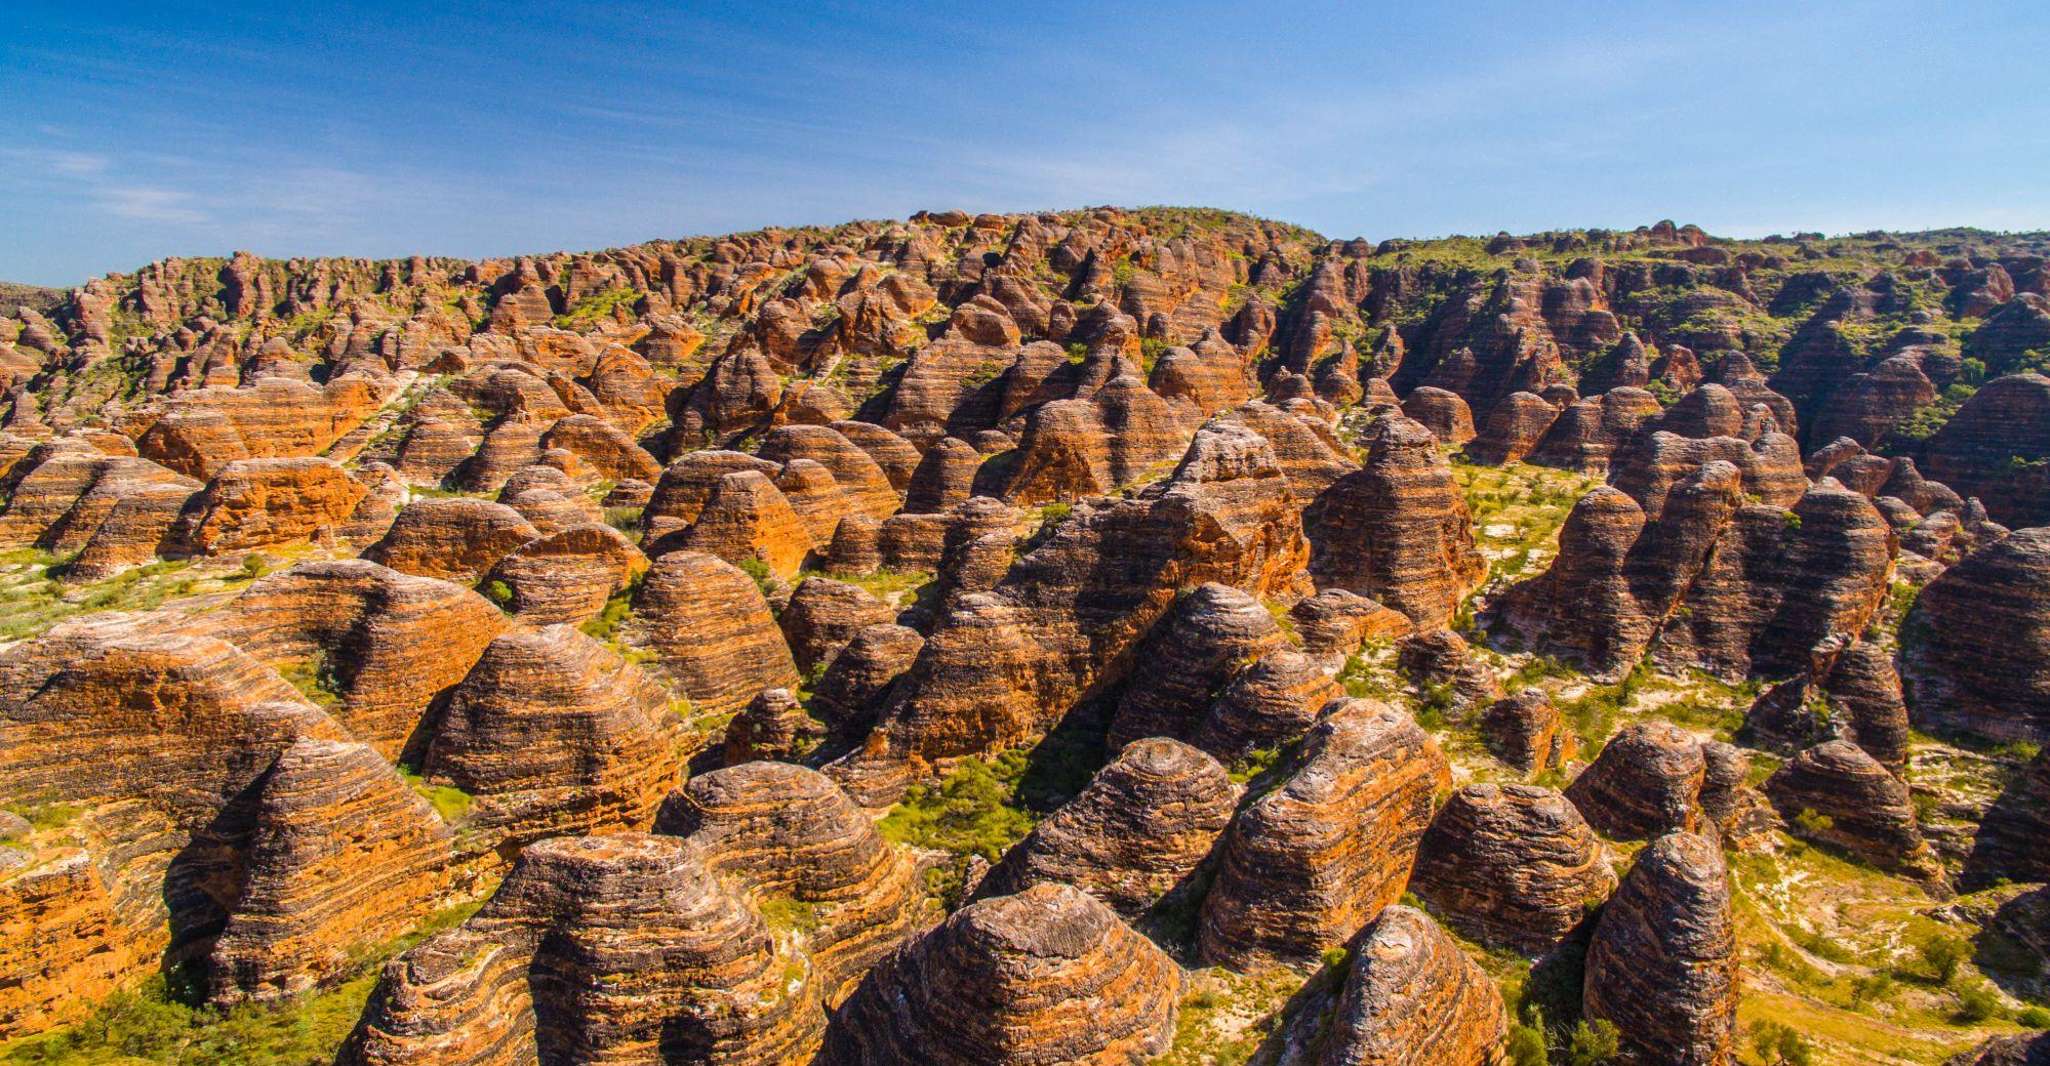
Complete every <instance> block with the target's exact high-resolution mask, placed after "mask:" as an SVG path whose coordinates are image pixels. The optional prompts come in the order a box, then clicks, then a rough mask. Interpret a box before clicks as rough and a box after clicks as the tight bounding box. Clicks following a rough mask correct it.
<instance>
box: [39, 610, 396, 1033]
mask: <svg viewBox="0 0 2050 1066" xmlns="http://www.w3.org/2000/svg"><path fill="white" fill-rule="evenodd" d="M345 739H346V738H345V737H344V735H343V733H342V731H341V729H340V728H339V727H337V726H336V725H335V723H334V721H333V720H332V719H330V718H329V717H328V716H327V715H325V714H323V713H321V711H320V710H319V709H318V708H316V707H314V706H313V705H312V704H310V703H308V702H306V701H305V700H304V699H303V698H301V697H300V696H299V694H298V693H297V692H295V691H293V689H292V688H291V686H289V685H287V684H285V683H284V681H282V680H281V679H279V678H278V676H277V674H276V673H275V672H273V671H271V670H269V669H267V668H266V667H264V666H263V664H262V663H260V662H258V661H257V660H255V659H253V658H251V657H250V656H248V655H246V654H244V653H242V652H241V651H239V650H237V649H236V648H234V647H233V646H231V645H229V644H227V643H225V642H223V641H220V640H217V639H213V638H211V637H204V636H198V635H195V634H193V633H190V632H181V631H178V630H177V629H175V628H173V627H169V626H164V625H160V624H152V623H151V622H150V621H148V620H147V619H146V618H144V617H140V616H120V615H116V616H111V617H104V618H95V619H86V620H82V621H77V622H72V623H68V624H66V625H63V626H59V627H57V628H56V629H54V630H52V631H51V632H50V633H49V634H47V635H45V636H44V637H42V638H40V639H38V640H35V641H31V642H27V643H24V644H20V645H17V646H15V647H13V648H10V649H8V650H7V651H6V652H5V653H0V745H4V747H5V750H6V751H7V753H8V757H7V758H6V759H5V760H0V794H5V795H8V796H20V797H63V798H64V801H65V802H67V803H72V804H75V805H76V806H77V808H78V809H79V810H80V811H81V812H88V811H89V812H91V816H90V817H89V818H88V819H85V820H83V821H80V822H79V823H78V824H77V825H76V826H74V829H75V830H77V831H78V836H77V838H76V839H77V840H79V841H80V842H81V844H82V845H83V849H82V850H81V849H80V848H79V847H77V846H73V847H72V848H70V849H69V850H66V851H65V852H63V853H62V854H59V855H56V856H55V860H54V863H53V865H52V866H50V867H48V868H47V870H46V872H43V873H37V874H34V875H33V876H30V874H29V872H28V871H21V872H20V873H13V872H10V874H11V876H10V877H9V878H8V879H7V882H8V891H7V892H6V894H5V898H6V900H7V902H8V903H9V904H10V905H11V907H12V908H19V909H10V910H8V911H6V912H4V915H5V916H4V917H0V923H7V924H8V925H10V927H12V928H14V929H15V931H16V934H17V935H18V936H19V940H17V939H16V937H14V936H10V937H9V938H8V939H7V943H8V944H9V945H10V947H9V949H7V950H5V951H0V962H4V963H5V964H6V965H7V966H8V969H7V970H6V971H5V972H4V973H0V1018H9V1019H39V1018H40V1019H48V1018H55V1017H61V1016H65V1015H70V1014H76V1013H77V1012H78V1011H79V1009H80V1008H81V1007H82V1006H83V1003H82V1000H83V999H84V997H88V996H96V995H101V994H104V993H106V992H109V991H112V990H113V988H114V987H116V986H117V985H120V984H126V983H128V982H129V981H132V980H134V979H136V978H138V977H140V976H141V969H142V968H143V967H147V966H155V965H156V964H157V962H158V961H159V959H160V957H161V955H162V953H163V952H164V951H165V950H166V949H175V950H176V951H177V952H178V953H179V954H181V955H184V956H187V957H189V956H190V954H191V953H192V952H194V951H195V950H202V951H203V950H204V949H205V948H206V947H207V945H208V942H209V940H210V939H211V937H212V936H213V935H214V934H215V933H217V932H218V931H219V930H220V929H221V927H222V925H223V924H224V923H225V922H226V921H227V920H228V916H229V914H230V913H231V911H232V908H233V907H234V905H235V903H236V895H237V894H236V892H235V891H234V889H233V887H232V881H230V882H229V883H227V884H223V883H221V882H219V881H218V880H216V878H215V877H214V876H213V875H214V874H218V873H230V872H231V871H233V870H235V869H237V868H238V867H239V866H240V861H241V860H240V858H239V854H238V853H239V852H240V851H241V849H243V848H245V847H246V846H247V845H248V841H249V834H250V832H251V830H252V826H253V824H254V818H255V811H254V810H253V809H252V807H251V797H253V796H254V794H255V793H256V792H257V791H259V789H260V784H259V783H260V782H261V781H262V780H263V779H264V777H265V774H266V772H267V771H269V770H270V769H271V768H272V766H273V764H275V763H276V762H277V761H278V758H279V756H280V755H281V754H282V753H283V752H285V751H286V750H287V749H289V748H291V747H292V746H293V745H294V744H295V743H298V742H300V741H302V740H320V741H333V742H339V741H343V740H345ZM387 772H388V771H387ZM314 828H315V829H325V828H326V827H324V826H321V825H320V824H319V823H318V822H316V823H315V825H314ZM400 832H401V833H402V834H403V833H404V830H400ZM313 836H314V837H316V838H317V839H310V840H308V841H307V842H306V844H307V849H308V850H307V851H306V852H302V853H301V854H307V855H310V854H313V853H315V852H317V851H319V850H321V849H322V848H323V847H325V846H328V845H332V844H334V843H336V842H338V841H339V840H341V839H343V838H342V837H336V836H321V835H320V833H318V832H315V833H314V834H313ZM102 858H104V860H106V862H107V864H106V865H105V866H104V867H102V866H101V865H100V862H101V861H102ZM231 876H232V874H231ZM308 888H310V889H311V890H312V892H313V896H312V897H310V898H307V899H306V900H304V902H306V903H307V905H308V908H309V914H308V917H309V918H310V919H311V921H310V922H309V923H308V925H307V927H306V929H305V931H306V932H307V933H309V934H310V935H312V936H313V937H314V940H315V941H316V942H315V943H311V944H308V945H306V948H307V949H308V950H305V951H303V952H302V953H301V954H302V955H303V956H304V958H305V963H306V966H307V970H306V971H305V972H304V973H300V972H298V971H296V969H295V966H296V964H295V963H293V962H291V961H287V960H285V959H280V960H278V968H277V969H276V970H274V971H270V972H269V973H268V974H267V977H268V978H269V979H273V980H276V981H279V982H291V981H297V980H300V979H301V978H303V977H309V976H319V975H321V974H322V973H323V971H322V970H321V969H320V966H321V963H322V959H323V957H324V954H325V953H326V952H328V951H330V950H335V949H342V950H346V949H347V948H348V947H350V946H352V945H353V944H354V940H353V939H344V938H347V937H349V936H350V933H349V931H348V930H347V929H340V930H337V929H335V928H333V927H332V926H326V925H324V924H323V923H322V918H324V917H328V916H330V914H329V912H328V911H327V910H326V907H327V906H328V905H329V904H338V901H339V900H341V899H343V898H344V897H345V896H346V892H344V893H343V894H342V896H330V897H326V898H325V899H320V898H319V895H318V894H319V892H320V891H322V890H323V889H322V888H321V887H320V886H304V885H300V886H297V888H296V889H295V891H296V890H298V889H308ZM58 893H62V895H59V894H58ZM392 898H393V900H394V901H398V902H399V903H400V906H401V908H402V909H403V907H404V906H405V904H404V902H403V901H404V900H405V899H406V896H405V894H404V893H403V892H395V893H394V895H393V897H392ZM24 924H25V925H26V928H23V927H22V926H23V925H24ZM43 930H49V931H52V932H60V933H61V934H62V936H61V937H60V938H58V939H54V940H53V939H50V938H49V937H48V936H47V935H46V934H45V932H43ZM321 930H325V933H322V932H320V931H321ZM17 943H19V944H22V945H25V946H27V947H28V948H30V949H31V950H29V951H22V952H17V951H15V950H14V949H13V947H12V945H15V944H17ZM35 945H42V947H43V950H33V949H34V946H35Z"/></svg>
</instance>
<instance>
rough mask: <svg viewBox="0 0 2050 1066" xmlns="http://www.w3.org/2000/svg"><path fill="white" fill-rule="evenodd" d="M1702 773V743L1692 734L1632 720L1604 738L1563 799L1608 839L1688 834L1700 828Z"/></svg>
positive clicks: (1704, 764)
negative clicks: (1601, 745) (1604, 740)
mask: <svg viewBox="0 0 2050 1066" xmlns="http://www.w3.org/2000/svg"><path fill="white" fill-rule="evenodd" d="M1707 772H1708V764H1707V761H1706V759H1705V758H1704V756H1703V755H1702V751H1701V742H1700V741H1699V740H1697V739H1695V738H1694V736H1693V735H1691V734H1689V733H1688V732H1687V731H1686V730H1684V729H1681V728H1680V727H1679V726H1676V725H1673V724H1671V723H1668V722H1637V723H1633V724H1631V725H1627V726H1624V727H1623V728H1622V729H1620V730H1617V731H1616V735H1615V736H1613V737H1610V738H1609V742H1608V743H1607V744H1605V745H1603V747H1602V751H1601V754H1600V755H1597V756H1595V760H1594V762H1593V763H1591V764H1589V765H1588V767H1587V769H1585V770H1582V771H1581V772H1580V776H1578V777H1576V778H1574V779H1573V783H1572V784H1570V785H1568V786H1566V798H1567V799H1570V800H1572V801H1573V805H1574V806H1575V807H1577V808H1579V810H1580V813H1581V815H1582V816H1583V817H1585V818H1586V819H1587V820H1588V822H1589V824H1591V825H1593V826H1594V827H1595V828H1597V829H1600V830H1601V831H1602V832H1604V833H1607V834H1609V835H1610V836H1613V837H1618V838H1621V839H1625V840H1642V839H1646V838H1651V837H1658V836H1662V835H1664V834H1666V833H1672V832H1681V831H1684V832H1693V831H1695V830H1697V829H1699V828H1700V826H1701V803H1700V799H1701V784H1702V780H1703V778H1704V777H1705V775H1706V774H1707Z"/></svg>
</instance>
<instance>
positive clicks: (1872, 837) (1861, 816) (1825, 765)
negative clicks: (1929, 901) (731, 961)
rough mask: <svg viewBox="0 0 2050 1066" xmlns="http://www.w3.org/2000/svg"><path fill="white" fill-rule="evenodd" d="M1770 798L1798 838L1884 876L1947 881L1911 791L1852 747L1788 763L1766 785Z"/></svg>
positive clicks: (1835, 746) (1813, 751)
mask: <svg viewBox="0 0 2050 1066" xmlns="http://www.w3.org/2000/svg"><path fill="white" fill-rule="evenodd" d="M1765 794H1766V795H1767V796H1769V797H1771V798H1772V803H1773V806H1774V807H1776V808H1778V809H1779V812H1780V815H1781V817H1783V818H1785V819H1786V821H1787V824H1788V828H1789V830H1790V831H1792V832H1795V833H1798V834H1800V835H1802V836H1806V837H1810V838H1812V839H1814V840H1818V841H1821V842H1822V843H1825V844H1830V845H1833V846H1836V847H1839V848H1842V849H1844V850H1845V851H1848V852H1850V853H1851V854H1853V855H1856V856H1858V857H1859V858H1861V859H1863V860H1865V861H1866V862H1869V863H1871V864H1872V865H1874V866H1877V867H1880V868H1881V869H1886V870H1896V871H1900V872H1904V873H1908V874H1911V875H1913V876H1917V877H1920V878H1923V879H1924V880H1928V881H1932V882H1939V883H1940V882H1941V880H1942V878H1943V874H1942V870H1941V868H1940V867H1939V866H1938V865H1937V863H1936V858H1935V856H1934V855H1933V854H1932V853H1931V852H1930V851H1929V846H1928V844H1927V843H1926V842H1924V841H1923V839H1922V831H1921V828H1920V826H1918V825H1917V824H1916V819H1915V807H1914V804H1912V803H1911V802H1909V798H1908V786H1907V784H1906V783H1905V782H1903V781H1902V780H1901V779H1900V778H1898V777H1895V776H1894V775H1893V774H1892V772H1890V771H1888V770H1887V769H1886V767H1884V766H1881V765H1880V764H1879V762H1878V761H1877V760H1875V759H1874V758H1872V756H1870V755H1867V754H1866V753H1865V751H1864V749H1862V748H1860V747H1858V746H1857V745H1856V744H1853V743H1851V742H1850V741H1848V740H1831V741H1825V742H1824V743H1821V744H1817V745H1816V746H1814V747H1812V748H1809V749H1808V750H1806V751H1803V752H1801V753H1800V754H1798V755H1796V756H1794V757H1793V758H1792V759H1789V760H1787V762H1786V764H1785V765H1784V766H1781V767H1780V768H1779V769H1778V770H1776V771H1774V772H1773V775H1772V776H1771V777H1770V778H1767V779H1766V782H1765Z"/></svg>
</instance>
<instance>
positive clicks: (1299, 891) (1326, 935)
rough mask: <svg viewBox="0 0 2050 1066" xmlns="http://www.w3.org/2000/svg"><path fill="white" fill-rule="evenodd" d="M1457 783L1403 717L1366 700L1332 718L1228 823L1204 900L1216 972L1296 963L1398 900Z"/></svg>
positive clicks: (1344, 706) (1203, 938)
mask: <svg viewBox="0 0 2050 1066" xmlns="http://www.w3.org/2000/svg"><path fill="white" fill-rule="evenodd" d="M1450 783H1451V779H1450V775H1449V772H1448V770H1447V767H1446V763H1445V757H1444V755H1442V754H1441V753H1440V752H1439V751H1438V748H1437V745H1436V744H1435V743H1433V742H1432V740H1431V738H1430V736H1429V735H1428V734H1426V733H1425V732H1424V731H1423V730H1421V729H1419V728H1417V725H1416V723H1415V722H1414V721H1412V720H1411V719H1410V718H1409V716H1408V715H1406V714H1403V713H1402V712H1400V711H1397V710H1395V709H1393V708H1390V707H1386V706H1382V705H1379V704H1376V703H1373V702H1370V701H1367V700H1344V701H1337V702H1334V703H1333V704H1332V706H1330V707H1329V708H1327V709H1326V710H1325V712H1324V714H1323V716H1322V718H1321V719H1320V720H1319V721H1318V723H1317V725H1316V727H1315V728H1313V729H1312V730H1311V731H1310V734H1309V736H1308V737H1307V738H1306V739H1305V740H1304V741H1303V747H1302V752H1301V754H1300V756H1299V757H1298V760H1297V762H1296V764H1295V766H1294V768H1293V772H1292V773H1290V774H1289V776H1288V777H1287V779H1286V780H1284V781H1283V782H1282V784H1281V785H1280V786H1279V787H1277V788H1275V789H1274V790H1273V791H1272V792H1269V793H1267V794H1266V795H1264V796H1262V797H1260V798H1259V799H1258V800H1255V801H1254V802H1253V803H1252V804H1250V805H1248V806H1247V807H1246V808H1245V810H1243V811H1241V812H1240V813H1239V815H1238V817H1237V818H1235V819H1233V820H1232V823H1231V827H1230V828H1229V829H1227V830H1226V831H1225V839H1224V842H1223V844H1222V845H1221V848H1222V852H1221V856H1222V857H1221V860H1220V862H1219V864H1218V873H1217V881H1216V883H1215V885H1213V886H1212V888H1211V890H1210V895H1209V896H1208V897H1207V898H1205V899H1204V901H1203V911H1202V921H1201V925H1200V927H1199V930H1198V944H1199V950H1200V951H1201V953H1202V955H1203V957H1204V958H1205V959H1208V960H1210V961H1212V962H1216V963H1221V964H1224V965H1228V966H1233V967H1245V966H1249V965H1252V964H1253V963H1255V962H1256V961H1263V960H1268V961H1283V962H1301V961H1304V960H1307V959H1314V958H1316V957H1317V956H1318V955H1319V954H1320V953H1321V952H1323V951H1324V950H1325V949H1326V948H1329V947H1332V946H1334V945H1337V944H1342V943H1344V942H1345V941H1346V940H1347V939H1349V938H1350V937H1351V936H1352V935H1353V933H1355V932H1357V931H1358V930H1359V929H1360V927H1361V926H1364V925H1365V924H1366V923H1367V922H1369V921H1372V920H1373V918H1374V916H1375V915H1377V914H1379V913H1380V912H1381V909H1382V908H1383V907H1385V906H1387V905H1388V904H1390V903H1393V902H1394V901H1395V900H1396V899H1397V898H1399V897H1400V896H1401V895H1402V891H1403V887H1404V886H1405V885H1406V884H1407V883H1408V881H1409V874H1410V869H1411V866H1412V865H1413V864H1414V862H1415V860H1416V849H1417V844H1418V842H1419V841H1420V840H1421V839H1422V837H1423V833H1424V830H1425V828H1426V827H1427V826H1428V825H1429V823H1430V818H1431V805H1432V799H1433V796H1434V795H1435V794H1436V793H1437V792H1438V791H1439V790H1441V789H1443V788H1445V787H1447V786H1448V785H1449V784H1450Z"/></svg>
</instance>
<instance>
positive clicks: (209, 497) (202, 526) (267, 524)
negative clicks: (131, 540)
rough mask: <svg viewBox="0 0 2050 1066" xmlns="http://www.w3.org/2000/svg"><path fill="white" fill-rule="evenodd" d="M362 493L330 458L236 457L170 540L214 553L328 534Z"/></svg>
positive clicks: (195, 550)
mask: <svg viewBox="0 0 2050 1066" xmlns="http://www.w3.org/2000/svg"><path fill="white" fill-rule="evenodd" d="M367 491H368V490H366V489H365V488H364V487H363V485H361V484H359V483H358V482H357V481H356V480H355V479H354V478H352V477H350V476H349V474H348V471H346V470H343V469H342V467H341V465H340V464H338V463H336V462H335V461H334V460H332V459H321V458H303V459H241V460H237V461H235V462H232V463H229V464H227V465H226V466H224V467H222V468H221V470H220V473H218V474H216V475H214V479H213V480H212V481H211V482H209V483H208V484H207V487H206V491H205V492H203V493H202V494H201V495H200V497H199V499H198V500H197V501H195V502H194V503H193V504H191V505H189V510H188V513H187V514H186V516H185V518H184V520H183V521H182V522H181V524H180V528H179V529H178V530H177V531H176V533H175V534H174V539H175V540H176V542H177V544H178V547H179V549H180V550H183V551H188V552H191V553H193V554H196V555H219V554H221V553H224V552H231V551H243V550H246V549H249V548H261V547H268V546H270V545H273V544H287V543H290V542H293V541H300V540H309V539H317V538H319V537H321V536H322V535H328V536H332V535H334V534H335V533H336V532H338V531H339V530H340V529H341V528H342V526H343V525H344V524H346V523H347V522H348V521H349V518H350V516H351V515H353V514H354V513H355V510H356V505H357V504H358V503H359V502H361V501H362V499H363V497H364V496H365V495H366V494H367Z"/></svg>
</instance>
